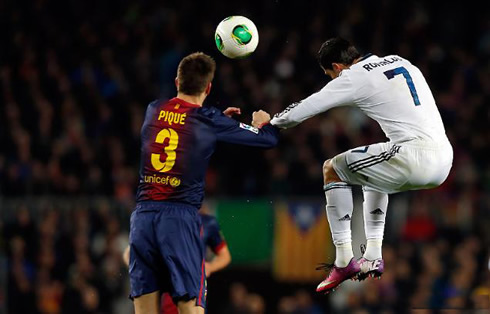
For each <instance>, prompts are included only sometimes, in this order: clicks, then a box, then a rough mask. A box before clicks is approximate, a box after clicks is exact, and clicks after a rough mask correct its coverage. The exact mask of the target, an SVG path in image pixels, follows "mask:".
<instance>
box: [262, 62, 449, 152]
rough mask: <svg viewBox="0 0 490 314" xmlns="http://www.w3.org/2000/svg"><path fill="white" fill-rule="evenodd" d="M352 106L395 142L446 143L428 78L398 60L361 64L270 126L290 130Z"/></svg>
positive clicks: (277, 115)
mask: <svg viewBox="0 0 490 314" xmlns="http://www.w3.org/2000/svg"><path fill="white" fill-rule="evenodd" d="M349 105H350V106H357V107H359V108H360V109H361V110H362V111H363V112H364V113H365V114H366V115H368V116H369V117H370V118H372V119H374V120H376V121H377V122H378V124H379V125H380V126H381V128H382V130H383V131H384V133H385V134H386V136H387V137H388V138H389V139H390V141H391V142H394V143H397V142H404V141H408V140H412V139H423V140H427V141H434V142H439V141H447V137H446V133H445V130H444V126H443V123H442V119H441V116H440V114H439V111H438V109H437V106H436V103H435V100H434V97H433V96H432V93H431V91H430V88H429V86H428V85H427V82H426V81H425V78H424V76H423V75H422V73H421V72H420V70H419V69H418V68H417V67H415V66H414V65H412V64H411V63H410V62H409V61H408V60H405V59H403V58H401V57H399V56H396V55H391V56H386V57H378V56H375V55H368V56H366V57H364V58H362V59H361V60H360V61H359V62H357V63H355V64H353V65H352V66H351V67H350V68H349V69H346V70H343V71H342V72H341V73H340V75H339V76H338V77H337V78H335V79H333V80H332V81H330V82H329V83H328V84H327V85H325V87H323V88H322V89H321V90H320V91H319V92H317V93H315V94H313V95H311V96H309V97H308V98H306V99H304V100H302V101H300V102H298V103H294V104H292V105H291V106H289V107H288V108H286V109H285V110H284V111H283V112H281V113H278V114H276V115H275V116H274V118H273V119H272V121H271V123H272V124H273V125H275V126H277V127H280V128H288V127H292V126H295V125H297V124H299V123H301V122H302V121H304V120H306V119H308V118H310V117H312V116H314V115H317V114H319V113H321V112H324V111H326V110H328V109H331V108H334V107H339V106H349Z"/></svg>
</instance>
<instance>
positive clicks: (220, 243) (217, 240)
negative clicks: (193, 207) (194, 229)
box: [206, 217, 226, 254]
mask: <svg viewBox="0 0 490 314" xmlns="http://www.w3.org/2000/svg"><path fill="white" fill-rule="evenodd" d="M207 227H208V230H207V232H208V233H209V236H208V239H207V243H206V246H207V247H209V248H210V249H211V250H212V251H213V253H214V254H218V252H219V251H220V250H221V249H222V248H223V247H225V246H226V241H225V238H224V236H223V234H222V232H221V229H220V227H219V224H218V221H217V220H216V218H214V217H213V218H212V219H211V220H210V221H209V224H208V226H207Z"/></svg>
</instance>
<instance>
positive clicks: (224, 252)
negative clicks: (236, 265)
mask: <svg viewBox="0 0 490 314" xmlns="http://www.w3.org/2000/svg"><path fill="white" fill-rule="evenodd" d="M215 254H216V255H215V257H214V258H213V260H212V261H210V262H206V277H209V276H210V275H211V274H212V273H214V272H217V271H219V270H222V269H223V268H225V267H226V266H228V265H229V264H230V263H231V254H230V250H229V249H228V246H227V245H226V244H224V245H223V246H222V247H221V248H220V249H219V250H218V251H217V252H215Z"/></svg>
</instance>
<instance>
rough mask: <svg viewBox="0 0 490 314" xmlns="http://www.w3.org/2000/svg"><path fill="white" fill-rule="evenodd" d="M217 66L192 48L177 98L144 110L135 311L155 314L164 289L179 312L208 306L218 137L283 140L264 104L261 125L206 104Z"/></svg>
mask: <svg viewBox="0 0 490 314" xmlns="http://www.w3.org/2000/svg"><path fill="white" fill-rule="evenodd" d="M215 68H216V65H215V62H214V60H213V59H212V58H211V57H209V56H207V55H205V54H203V53H193V54H191V55H188V56H187V57H185V58H184V59H182V61H181V62H180V64H179V66H178V70H177V78H176V80H175V82H176V86H177V97H175V98H173V99H170V100H156V101H153V102H152V103H150V104H149V105H148V108H147V111H146V116H145V120H144V122H143V126H142V129H141V163H140V177H139V185H138V192H137V196H136V201H137V203H136V207H135V209H134V211H133V213H132V215H131V221H130V233H129V245H130V248H131V249H130V263H129V278H130V290H131V291H130V297H131V298H132V299H133V300H134V307H135V313H136V314H157V313H158V310H159V300H160V292H168V293H169V294H170V295H171V296H172V298H173V299H174V301H175V303H177V306H178V308H179V312H180V313H193V314H194V313H204V307H205V304H206V302H205V297H206V280H205V279H206V275H205V261H204V246H203V243H202V239H201V237H202V236H203V231H202V224H201V218H200V216H199V215H198V211H199V208H200V207H201V203H202V201H203V197H204V177H205V173H206V169H207V166H208V163H209V159H210V158H211V155H212V154H213V152H214V149H215V145H216V142H218V141H223V142H228V143H236V144H243V145H249V146H256V147H263V148H270V147H273V146H275V145H276V144H277V141H278V135H279V130H278V129H277V128H275V127H274V126H272V125H270V124H269V123H268V122H269V121H270V115H269V114H268V113H266V112H264V111H258V112H254V113H253V122H252V124H253V125H255V126H257V128H255V127H252V126H249V125H246V124H243V123H239V122H237V121H235V120H233V119H231V118H229V117H228V116H226V115H225V114H224V113H222V112H220V111H219V110H218V109H216V108H214V107H203V106H202V104H203V102H204V100H205V99H206V96H207V95H208V94H209V92H210V90H211V81H212V79H213V77H214V72H215ZM234 111H237V109H236V108H235V109H233V108H232V109H230V110H228V109H227V110H225V113H232V112H234Z"/></svg>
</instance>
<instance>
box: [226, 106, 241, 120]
mask: <svg viewBox="0 0 490 314" xmlns="http://www.w3.org/2000/svg"><path fill="white" fill-rule="evenodd" d="M223 114H224V115H225V116H227V117H228V118H231V117H233V116H234V115H236V114H242V111H241V110H240V108H237V107H228V108H226V109H225V111H223Z"/></svg>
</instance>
